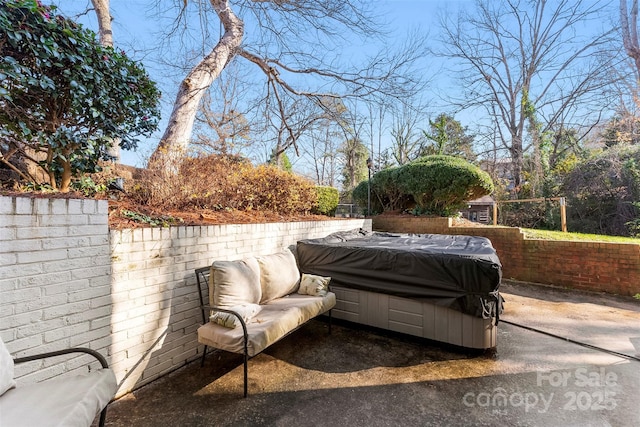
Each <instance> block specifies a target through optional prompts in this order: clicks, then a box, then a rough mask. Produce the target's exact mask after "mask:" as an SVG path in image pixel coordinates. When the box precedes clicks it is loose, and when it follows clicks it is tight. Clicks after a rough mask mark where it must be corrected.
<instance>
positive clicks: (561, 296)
mask: <svg viewBox="0 0 640 427" xmlns="http://www.w3.org/2000/svg"><path fill="white" fill-rule="evenodd" d="M504 288H505V290H504V291H505V299H506V303H505V308H506V310H505V313H504V315H503V318H504V319H505V320H509V321H513V322H517V323H523V324H528V325H530V326H537V327H540V328H542V327H546V326H549V327H553V328H554V331H555V332H558V333H559V335H563V336H565V335H566V336H572V337H573V338H579V339H582V340H585V341H589V340H593V341H594V342H596V343H600V344H601V345H604V346H608V345H611V346H617V347H618V348H621V349H626V350H629V351H633V352H635V351H636V349H635V347H634V342H636V341H635V340H637V339H638V337H639V336H640V333H638V332H639V330H638V324H639V323H638V322H637V321H636V320H637V319H638V317H637V316H640V304H635V302H633V303H632V304H629V300H628V299H617V298H615V297H609V296H599V295H582V294H575V295H574V294H572V293H570V292H566V291H557V290H554V289H547V288H545V287H537V286H531V287H528V286H520V285H517V286H516V285H509V286H505V287H504ZM573 315H578V316H580V317H584V316H586V318H587V319H588V320H584V319H575V318H570V317H568V316H573ZM613 319H618V321H617V322H615V321H613ZM587 322H592V325H591V327H588V326H589V325H587ZM603 337H608V339H609V340H610V341H606V342H603V341H601V339H602V338H603ZM194 339H195V338H194ZM638 367H640V362H634V361H630V360H625V359H623V358H620V357H617V356H614V355H611V354H607V353H603V352H599V351H596V350H593V349H587V348H584V347H581V346H578V345H575V344H572V343H567V342H565V341H563V340H559V339H556V338H553V337H548V336H544V335H540V334H537V333H535V332H532V331H528V330H523V329H520V328H518V327H516V326H512V325H509V324H506V323H503V324H500V325H499V331H498V347H497V349H496V350H495V352H488V353H478V352H468V351H465V350H461V349H456V348H452V347H450V346H446V345H441V344H437V343H434V342H431V341H428V340H424V339H419V338H414V337H410V336H406V335H401V334H394V333H392V332H388V331H380V330H376V329H371V328H364V327H361V326H359V325H354V324H348V323H344V322H341V323H337V324H334V328H333V333H332V334H331V335H329V334H328V333H327V324H326V322H324V321H318V320H314V321H311V322H309V323H307V324H306V325H305V326H303V327H302V328H301V329H299V330H298V331H296V332H294V333H293V334H291V335H289V336H288V337H286V338H285V339H283V340H282V341H280V342H278V343H276V344H275V345H273V346H271V347H269V348H268V349H267V350H266V351H265V352H263V353H262V354H260V355H258V356H256V357H255V358H253V359H251V360H250V362H249V397H248V398H247V399H243V398H242V357H240V356H238V355H233V354H229V353H222V352H216V353H213V354H210V355H208V356H207V359H206V362H205V366H204V367H202V368H200V366H199V363H192V364H190V365H187V366H186V367H183V368H181V369H179V370H177V371H175V372H174V373H172V374H169V375H167V376H165V377H163V378H161V379H159V380H157V381H155V382H153V383H151V384H149V385H147V386H144V387H142V388H140V389H139V390H136V391H135V392H134V393H132V394H131V395H128V396H125V397H124V398H122V399H119V400H118V401H116V402H114V403H113V404H112V405H110V408H109V413H108V415H107V425H109V426H142V427H144V426H157V425H165V426H181V427H182V426H262V425H265V426H272V425H273V426H283V427H288V426H292V427H293V426H296V427H298V426H300V425H305V426H342V425H348V426H367V427H369V426H373V427H376V426H397V425H402V426H430V425H433V426H441V425H481V426H489V425H514V426H515V425H523V426H524V425H526V426H558V425H563V426H585V425H616V426H632V425H640V414H639V413H638V411H637V407H638V404H640V369H638ZM602 372H605V373H606V374H607V375H612V378H615V381H612V382H610V383H609V384H608V385H607V384H605V385H604V386H602V385H601V386H594V385H589V384H586V385H585V383H584V382H582V378H583V377H587V374H588V375H591V376H598V375H600V373H602ZM557 378H566V379H567V381H566V383H564V384H561V383H557V382H554V381H555V380H556V379H557ZM599 393H602V394H603V395H604V393H609V398H610V400H609V403H613V406H614V407H609V408H604V409H598V408H594V406H593V404H594V403H597V401H596V400H597V398H598V396H599ZM572 396H573V397H574V398H575V399H574V400H573V401H572V400H571V397H572ZM501 397H504V398H505V399H506V400H501V399H499V398H501ZM578 397H579V398H580V399H582V400H578ZM497 398H498V399H497ZM587 398H588V399H589V401H588V402H587V400H586V399H587ZM487 399H488V400H487ZM587 403H589V405H586V404H587Z"/></svg>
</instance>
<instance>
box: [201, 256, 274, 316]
mask: <svg viewBox="0 0 640 427" xmlns="http://www.w3.org/2000/svg"><path fill="white" fill-rule="evenodd" d="M209 290H210V291H209V304H210V305H211V306H212V307H220V308H229V307H233V306H236V305H241V304H258V303H260V300H261V298H262V288H261V287H260V266H259V265H258V261H257V260H256V259H255V258H253V257H249V258H245V259H242V260H237V261H216V262H214V263H213V264H212V265H211V274H210V275H209Z"/></svg>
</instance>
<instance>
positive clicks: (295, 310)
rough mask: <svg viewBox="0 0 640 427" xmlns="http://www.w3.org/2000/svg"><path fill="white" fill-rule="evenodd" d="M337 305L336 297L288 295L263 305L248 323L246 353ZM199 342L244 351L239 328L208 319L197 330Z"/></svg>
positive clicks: (250, 353)
mask: <svg viewBox="0 0 640 427" xmlns="http://www.w3.org/2000/svg"><path fill="white" fill-rule="evenodd" d="M335 305H336V296H335V294H334V293H332V292H329V293H327V295H325V296H324V297H314V296H309V295H299V294H296V293H294V294H291V295H289V296H286V297H284V298H278V299H276V300H273V301H271V302H270V303H268V304H265V305H263V306H262V311H261V312H260V313H259V314H258V315H257V316H255V317H254V318H253V319H251V321H249V323H248V324H247V330H248V334H249V341H248V345H247V349H248V354H249V356H255V355H256V354H258V353H260V352H261V351H262V350H264V349H265V348H267V347H268V346H270V345H271V344H273V343H275V342H276V341H278V340H279V339H280V338H282V337H283V336H285V335H286V334H288V333H289V332H291V331H292V330H294V329H295V328H297V327H298V326H300V325H302V324H303V323H305V322H306V321H308V320H309V319H312V318H314V317H316V316H317V315H319V314H322V313H324V312H326V311H329V310H330V309H331V308H333V307H334V306H335ZM198 341H199V342H200V343H201V344H205V345H208V346H210V347H214V348H219V349H222V350H226V351H230V352H233V353H240V354H243V353H244V346H243V332H242V328H241V327H239V326H238V327H236V328H234V329H229V328H225V327H224V326H220V325H218V324H216V323H213V322H209V323H207V324H206V325H203V326H201V327H200V328H199V329H198Z"/></svg>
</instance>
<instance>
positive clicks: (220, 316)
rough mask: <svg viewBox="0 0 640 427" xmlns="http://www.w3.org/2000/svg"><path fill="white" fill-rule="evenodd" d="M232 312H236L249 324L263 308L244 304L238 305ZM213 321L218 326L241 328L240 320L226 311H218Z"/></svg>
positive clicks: (213, 316)
mask: <svg viewBox="0 0 640 427" xmlns="http://www.w3.org/2000/svg"><path fill="white" fill-rule="evenodd" d="M229 310H231V311H235V312H236V313H238V314H239V315H240V317H242V320H244V323H248V322H249V320H251V319H253V318H254V317H255V316H256V314H258V313H260V310H262V307H260V306H259V305H258V304H242V305H236V306H234V307H231V308H229ZM210 319H211V321H212V322H215V323H217V324H218V325H222V326H224V327H226V328H235V327H236V326H240V321H238V318H237V317H236V316H234V315H233V314H231V313H226V312H224V311H217V312H215V313H214V314H212V315H211V318H210Z"/></svg>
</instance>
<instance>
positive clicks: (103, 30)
mask: <svg viewBox="0 0 640 427" xmlns="http://www.w3.org/2000/svg"><path fill="white" fill-rule="evenodd" d="M91 3H92V4H93V9H94V10H95V11H96V16H97V17H98V36H99V37H100V44H101V45H102V46H113V32H112V31H111V12H110V11H109V0H91Z"/></svg>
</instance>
